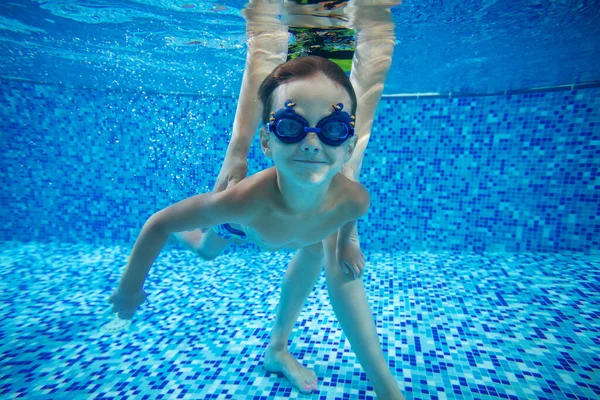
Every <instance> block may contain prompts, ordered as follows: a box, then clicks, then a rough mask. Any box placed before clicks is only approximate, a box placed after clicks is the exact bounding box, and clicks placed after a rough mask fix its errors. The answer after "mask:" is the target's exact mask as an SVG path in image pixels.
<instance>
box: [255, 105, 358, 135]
mask: <svg viewBox="0 0 600 400" xmlns="http://www.w3.org/2000/svg"><path fill="white" fill-rule="evenodd" d="M295 105H296V103H293V102H292V101H291V100H288V101H286V102H285V108H282V109H281V110H279V111H277V112H275V111H273V112H271V119H270V121H269V122H268V123H267V125H266V126H267V129H268V131H269V132H272V133H273V134H274V135H275V136H277V138H278V139H279V140H281V141H282V142H283V143H298V142H299V141H301V140H302V139H304V138H305V137H306V135H308V132H314V133H316V134H317V136H318V137H319V139H320V140H321V142H323V143H325V144H327V145H329V146H339V145H341V144H342V143H344V142H345V141H346V140H348V139H349V138H350V137H352V136H353V135H354V119H355V117H354V115H350V114H348V113H347V112H343V111H342V109H343V108H344V105H343V104H342V103H337V104H335V105H334V106H332V107H333V112H332V113H331V115H330V116H328V117H325V118H323V119H322V120H320V121H319V122H318V123H317V126H316V127H315V128H311V127H310V126H309V125H308V122H307V121H306V120H305V119H304V118H302V117H301V116H300V115H298V114H296V112H295V111H294V106H295Z"/></svg>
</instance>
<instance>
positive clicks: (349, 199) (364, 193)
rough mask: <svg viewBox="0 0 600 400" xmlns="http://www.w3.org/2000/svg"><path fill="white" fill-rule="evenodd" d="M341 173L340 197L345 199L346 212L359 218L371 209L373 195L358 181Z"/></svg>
mask: <svg viewBox="0 0 600 400" xmlns="http://www.w3.org/2000/svg"><path fill="white" fill-rule="evenodd" d="M338 175H339V182H340V193H339V194H340V198H341V199H343V204H344V208H345V210H344V211H345V212H347V213H349V214H350V215H352V216H353V218H359V217H361V216H363V215H365V214H366V213H367V212H368V211H369V205H370V204H371V196H370V195H369V191H368V190H367V189H366V188H365V187H364V186H363V185H362V184H361V183H360V182H358V181H353V180H351V179H349V178H347V177H346V176H344V175H343V174H338Z"/></svg>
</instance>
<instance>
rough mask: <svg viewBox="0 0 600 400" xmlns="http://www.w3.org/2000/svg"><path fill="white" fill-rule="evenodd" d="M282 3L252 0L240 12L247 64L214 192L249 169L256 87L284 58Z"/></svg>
mask: <svg viewBox="0 0 600 400" xmlns="http://www.w3.org/2000/svg"><path fill="white" fill-rule="evenodd" d="M282 3H283V1H282V0H253V1H251V2H250V4H249V5H248V6H247V8H246V9H245V10H243V12H242V13H243V16H244V18H245V19H246V36H247V46H248V49H247V52H246V67H245V69H244V76H243V78H242V87H241V89H240V96H239V100H238V104H237V109H236V111H235V119H234V122H233V132H232V134H231V140H230V142H229V145H228V147H227V152H226V153H225V160H224V161H223V165H222V166H221V170H220V172H219V176H218V177H217V182H216V183H215V186H214V189H213V190H214V191H216V192H219V191H222V190H225V189H226V188H227V187H231V186H233V185H235V184H237V183H238V182H239V181H241V180H242V179H244V177H245V176H246V173H247V172H248V162H247V158H248V152H249V151H250V145H251V143H252V139H253V138H254V134H255V133H256V129H257V128H258V126H259V124H260V121H261V117H262V113H263V106H262V103H261V102H260V100H259V99H258V94H257V93H258V88H259V87H260V85H261V83H262V82H263V80H264V79H265V78H266V77H267V76H268V75H269V74H270V73H271V72H272V71H273V70H274V69H275V67H276V66H278V65H279V64H281V63H284V62H285V60H286V58H287V45H288V27H287V25H284V24H282V23H281V22H280V20H279V14H280V13H281V7H282Z"/></svg>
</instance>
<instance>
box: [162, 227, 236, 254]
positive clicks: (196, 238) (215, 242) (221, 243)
mask: <svg viewBox="0 0 600 400" xmlns="http://www.w3.org/2000/svg"><path fill="white" fill-rule="evenodd" d="M173 236H175V238H177V240H178V241H179V242H180V243H181V244H182V245H184V246H185V247H186V248H188V249H189V250H191V251H193V252H194V253H196V254H198V255H199V256H200V258H202V259H203V260H207V261H208V260H214V259H215V258H217V256H218V255H219V254H221V252H222V251H223V250H224V249H225V247H227V246H228V245H229V243H231V242H232V239H223V238H222V237H220V236H219V235H217V234H216V233H215V232H214V231H213V230H212V229H209V230H207V231H206V232H202V230H201V229H194V230H193V231H188V232H177V233H175V234H173Z"/></svg>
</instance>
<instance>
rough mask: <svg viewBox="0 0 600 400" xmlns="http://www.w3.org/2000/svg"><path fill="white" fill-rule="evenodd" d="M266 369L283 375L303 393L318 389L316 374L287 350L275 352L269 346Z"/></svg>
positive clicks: (265, 363) (265, 362) (266, 355)
mask: <svg viewBox="0 0 600 400" xmlns="http://www.w3.org/2000/svg"><path fill="white" fill-rule="evenodd" d="M264 368H265V369H266V370H267V371H269V372H278V373H282V374H283V375H285V377H286V378H287V379H288V380H289V381H290V383H291V384H292V385H294V386H296V387H297V388H298V390H300V391H301V392H302V393H311V392H312V391H313V390H315V389H316V388H317V376H316V375H315V373H314V372H313V371H312V370H310V369H308V368H306V367H305V366H304V365H302V364H300V363H299V362H298V360H296V359H295V358H294V357H293V356H292V355H291V354H290V352H289V351H287V350H274V349H273V348H271V347H270V346H267V350H266V352H265V360H264Z"/></svg>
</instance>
